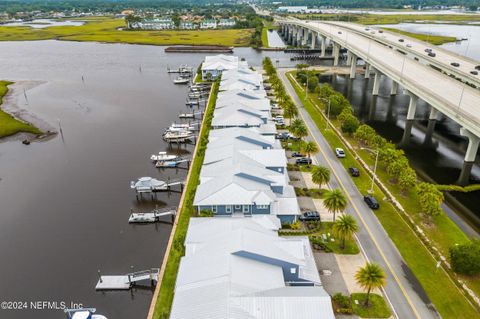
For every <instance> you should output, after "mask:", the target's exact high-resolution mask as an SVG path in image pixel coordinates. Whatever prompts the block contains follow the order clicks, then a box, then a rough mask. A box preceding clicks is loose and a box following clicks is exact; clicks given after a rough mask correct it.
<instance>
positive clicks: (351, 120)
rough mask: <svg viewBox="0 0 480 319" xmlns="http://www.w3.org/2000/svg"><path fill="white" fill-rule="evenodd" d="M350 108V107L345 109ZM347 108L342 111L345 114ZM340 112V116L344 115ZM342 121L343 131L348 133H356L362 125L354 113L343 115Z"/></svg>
mask: <svg viewBox="0 0 480 319" xmlns="http://www.w3.org/2000/svg"><path fill="white" fill-rule="evenodd" d="M345 110H348V109H345ZM345 110H344V111H343V112H342V114H344V112H345ZM342 114H340V116H342ZM340 121H341V122H342V125H341V127H340V128H341V129H342V132H343V133H347V134H348V135H352V134H353V133H355V132H356V131H357V129H358V127H359V126H360V122H359V121H358V119H357V118H356V117H355V115H353V114H347V115H345V116H343V119H341V120H340Z"/></svg>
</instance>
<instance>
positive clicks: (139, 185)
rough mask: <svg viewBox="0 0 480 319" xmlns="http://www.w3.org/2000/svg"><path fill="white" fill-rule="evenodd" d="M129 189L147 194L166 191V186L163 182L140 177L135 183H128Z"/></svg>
mask: <svg viewBox="0 0 480 319" xmlns="http://www.w3.org/2000/svg"><path fill="white" fill-rule="evenodd" d="M130 188H131V189H134V190H136V191H137V192H138V193H149V192H155V191H162V190H167V189H168V184H167V183H165V182H164V181H159V180H158V179H155V178H152V177H140V178H139V179H138V180H137V181H136V182H135V181H131V182H130Z"/></svg>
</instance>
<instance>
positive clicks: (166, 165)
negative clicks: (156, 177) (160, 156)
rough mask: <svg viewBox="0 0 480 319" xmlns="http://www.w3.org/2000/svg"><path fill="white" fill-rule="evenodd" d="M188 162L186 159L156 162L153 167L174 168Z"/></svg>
mask: <svg viewBox="0 0 480 319" xmlns="http://www.w3.org/2000/svg"><path fill="white" fill-rule="evenodd" d="M189 161H190V160H189V159H187V158H178V159H175V160H171V161H157V163H156V164H155V167H158V168H175V167H177V166H178V165H180V164H181V163H187V162H189Z"/></svg>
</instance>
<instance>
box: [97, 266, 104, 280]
mask: <svg viewBox="0 0 480 319" xmlns="http://www.w3.org/2000/svg"><path fill="white" fill-rule="evenodd" d="M98 280H100V282H103V279H102V274H101V273H100V269H99V270H98Z"/></svg>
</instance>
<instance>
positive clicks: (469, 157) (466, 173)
mask: <svg viewBox="0 0 480 319" xmlns="http://www.w3.org/2000/svg"><path fill="white" fill-rule="evenodd" d="M460 135H462V136H465V137H468V147H467V152H466V153H465V158H464V160H463V161H464V162H463V167H462V171H461V173H460V177H459V178H458V181H457V183H458V184H460V185H466V184H468V182H469V180H470V173H471V172H472V168H473V164H474V163H475V158H476V157H477V152H478V146H479V145H480V137H478V136H476V135H474V134H472V132H470V131H469V130H467V129H466V128H464V127H462V128H460Z"/></svg>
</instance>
